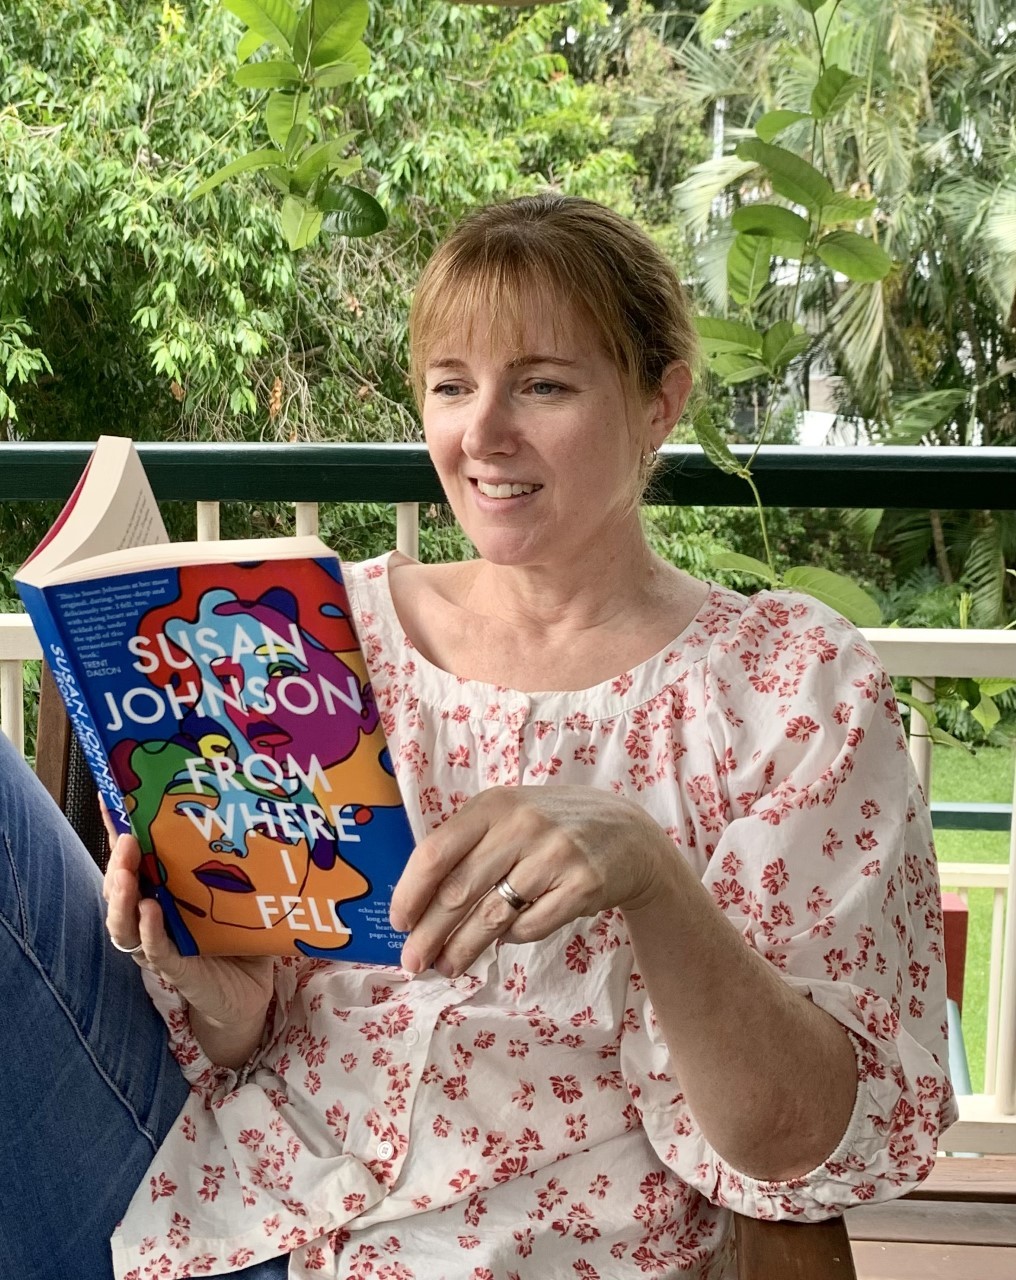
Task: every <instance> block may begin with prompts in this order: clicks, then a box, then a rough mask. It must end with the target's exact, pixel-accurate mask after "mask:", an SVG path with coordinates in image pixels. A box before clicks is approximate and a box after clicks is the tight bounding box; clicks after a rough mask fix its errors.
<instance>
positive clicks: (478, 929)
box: [433, 863, 564, 978]
mask: <svg viewBox="0 0 1016 1280" xmlns="http://www.w3.org/2000/svg"><path fill="white" fill-rule="evenodd" d="M525 874H526V873H525V871H524V869H523V867H522V866H521V864H518V863H516V865H515V866H514V867H512V869H511V884H512V888H513V889H514V888H515V881H516V880H519V881H520V883H524V879H525ZM532 892H534V893H535V892H536V890H535V889H534V890H532ZM520 896H521V895H520ZM544 896H549V895H543V894H541V895H539V897H538V901H540V902H542V901H543V899H544ZM531 910H532V907H531V906H530V905H529V900H528V899H527V905H526V906H525V907H523V908H521V909H519V908H516V907H513V906H512V905H511V903H510V902H508V901H507V900H506V899H505V898H504V897H503V896H502V895H501V894H500V893H498V891H497V886H496V885H495V886H493V887H492V888H491V889H490V890H488V892H487V893H486V894H485V895H484V896H483V897H482V898H481V899H480V901H479V902H478V903H477V904H476V906H475V907H474V908H473V910H472V911H471V912H470V913H469V915H468V916H467V917H466V918H465V920H463V922H462V924H460V925H459V927H458V928H457V929H456V930H455V932H454V933H452V934H451V936H450V937H448V938H446V939H445V942H444V945H443V946H442V948H441V950H440V952H439V953H438V955H437V956H436V957H435V959H434V962H433V967H434V968H435V969H436V970H437V972H438V973H440V974H443V975H444V976H445V977H446V978H456V977H458V975H459V974H460V973H464V972H465V971H466V969H468V968H469V966H470V965H471V964H472V963H473V961H474V960H476V959H477V957H478V956H480V955H482V954H483V952H484V951H486V949H487V948H488V947H489V946H490V944H491V943H492V942H495V941H497V939H498V938H501V939H502V940H508V939H509V938H510V937H511V936H512V934H513V931H514V929H515V928H516V926H517V925H518V923H519V922H520V920H521V919H522V917H523V916H524V915H528V913H529V911H531ZM542 914H543V916H544V917H545V919H546V920H547V921H553V922H554V923H552V924H551V925H550V927H549V928H548V933H549V932H551V931H552V929H554V928H557V927H558V923H564V919H563V918H562V920H561V921H560V922H557V921H556V911H555V909H554V908H553V906H552V907H551V909H550V910H547V909H545V910H544V911H543V913H542ZM538 936H540V937H546V936H547V935H546V934H545V933H540V934H539V935H538Z"/></svg>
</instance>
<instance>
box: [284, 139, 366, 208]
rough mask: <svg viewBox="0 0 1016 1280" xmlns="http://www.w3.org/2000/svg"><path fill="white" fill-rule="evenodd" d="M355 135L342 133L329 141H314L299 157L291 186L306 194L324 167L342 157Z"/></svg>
mask: <svg viewBox="0 0 1016 1280" xmlns="http://www.w3.org/2000/svg"><path fill="white" fill-rule="evenodd" d="M355 136H356V135H355V134H353V133H344V134H343V135H342V137H341V138H333V139H332V140H331V141H330V142H316V143H315V144H314V145H313V146H312V147H309V148H308V149H307V150H306V151H305V152H304V153H303V155H302V156H301V157H300V162H299V164H298V165H297V166H296V169H295V170H294V172H293V177H292V188H293V190H294V191H295V192H297V193H298V194H299V195H306V194H307V192H308V191H309V190H310V189H311V186H312V185H313V183H314V180H315V179H316V178H318V177H320V176H321V174H322V173H324V172H325V170H326V169H330V168H331V167H332V166H333V165H335V164H337V163H338V162H339V161H341V160H342V159H344V157H343V152H344V151H345V150H346V148H347V147H348V146H349V144H350V143H351V142H352V141H353V138H354V137H355Z"/></svg>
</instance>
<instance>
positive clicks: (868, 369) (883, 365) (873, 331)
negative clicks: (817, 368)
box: [829, 281, 893, 405]
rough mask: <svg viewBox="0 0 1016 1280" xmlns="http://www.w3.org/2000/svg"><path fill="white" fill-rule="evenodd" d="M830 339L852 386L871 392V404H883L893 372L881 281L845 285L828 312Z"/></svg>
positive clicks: (890, 384)
mask: <svg viewBox="0 0 1016 1280" xmlns="http://www.w3.org/2000/svg"><path fill="white" fill-rule="evenodd" d="M829 340H830V342H831V343H832V345H833V346H834V347H835V349H836V351H837V353H838V355H839V357H840V359H841V360H842V361H843V365H844V368H845V372H846V373H847V375H848V377H849V378H850V381H851V383H852V384H853V385H854V386H855V387H866V388H869V389H870V395H871V400H872V404H873V405H877V404H878V403H880V402H881V403H884V402H885V400H886V398H887V397H888V394H889V390H890V388H891V386H892V381H893V372H892V364H891V361H890V358H889V352H888V348H887V344H886V308H885V295H884V293H883V289H882V282H881V281H878V282H876V283H875V284H859V283H854V284H850V285H847V287H846V288H845V289H844V291H843V294H842V295H841V297H840V299H839V301H838V302H837V303H836V304H835V305H834V306H833V308H832V310H831V312H830V313H829Z"/></svg>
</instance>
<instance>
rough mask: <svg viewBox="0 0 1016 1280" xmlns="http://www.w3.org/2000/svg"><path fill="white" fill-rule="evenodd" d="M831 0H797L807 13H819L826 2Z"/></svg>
mask: <svg viewBox="0 0 1016 1280" xmlns="http://www.w3.org/2000/svg"><path fill="white" fill-rule="evenodd" d="M828 2H829V0H797V3H798V4H799V5H800V6H801V8H802V9H803V10H804V11H805V12H806V13H818V11H819V9H821V8H822V6H823V5H824V4H828Z"/></svg>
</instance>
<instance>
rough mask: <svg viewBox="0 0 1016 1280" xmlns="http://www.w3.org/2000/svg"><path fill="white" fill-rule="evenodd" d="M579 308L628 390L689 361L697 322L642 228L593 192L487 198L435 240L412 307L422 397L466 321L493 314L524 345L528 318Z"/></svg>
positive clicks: (416, 379) (506, 334)
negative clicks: (436, 351)
mask: <svg viewBox="0 0 1016 1280" xmlns="http://www.w3.org/2000/svg"><path fill="white" fill-rule="evenodd" d="M569 310H570V312H571V314H572V315H574V314H575V313H578V314H580V315H581V316H583V318H585V319H586V320H588V321H589V323H590V324H591V325H592V327H593V329H594V331H595V332H596V333H597V334H598V335H599V337H600V339H601V341H602V343H603V346H604V349H605V351H606V352H607V354H608V355H609V356H610V357H611V359H612V360H613V361H614V364H615V365H616V366H617V369H618V371H619V372H620V374H621V376H622V380H623V381H624V383H625V385H626V387H627V389H628V391H629V392H631V393H634V394H637V395H638V396H640V397H641V398H642V399H649V398H651V397H652V396H653V395H655V394H656V393H657V392H658V391H659V389H660V386H661V383H662V379H663V375H664V373H665V371H666V370H667V368H668V367H669V366H670V365H671V364H672V363H673V362H674V361H675V360H683V361H685V362H686V363H687V364H688V365H689V367H693V366H694V363H695V357H696V354H697V342H696V337H695V331H694V329H693V327H692V323H691V315H690V311H689V307H688V303H687V300H686V298H685V293H684V290H683V288H682V286H681V282H680V280H679V279H678V277H677V273H676V272H675V271H674V268H673V267H672V266H671V264H670V263H669V262H668V261H667V259H666V257H665V256H664V254H663V253H662V252H661V251H660V250H659V249H658V248H657V246H656V245H655V244H654V243H653V241H652V240H651V239H650V238H649V236H648V235H646V233H645V232H644V231H642V230H641V229H640V228H639V227H637V226H636V225H635V224H634V223H633V222H630V221H629V220H628V219H627V218H623V217H621V215H620V214H617V213H614V211H613V210H611V209H607V208H606V207H604V206H603V205H600V204H596V203H594V202H593V201H592V200H583V199H580V198H578V197H576V196H562V195H556V194H553V193H547V194H544V195H538V196H524V197H521V198H519V199H515V200H509V201H506V202H505V203H503V204H495V205H489V206H487V207H486V208H483V209H480V210H479V211H477V212H476V213H473V214H471V215H470V216H468V217H467V218H466V219H465V220H464V221H462V222H460V223H459V225H458V226H457V227H456V228H455V229H454V230H453V231H452V232H451V234H450V235H449V236H448V238H447V239H446V240H445V241H444V242H443V243H442V244H441V245H439V246H438V248H437V249H436V250H435V252H434V254H433V256H432V257H431V259H430V261H429V262H428V264H427V266H426V267H425V269H424V271H423V274H422V275H421V277H420V281H419V284H418V285H417V288H416V294H415V296H414V298H413V305H412V308H411V310H410V316H409V352H410V370H411V373H412V382H413V388H414V391H415V394H416V398H417V402H418V403H421V404H422V400H423V393H424V388H425V376H426V367H427V361H428V358H429V356H430V354H431V352H432V350H433V348H434V346H435V345H436V344H437V343H439V342H441V341H442V340H443V339H444V338H445V337H446V336H447V335H448V334H450V333H456V332H459V331H461V328H462V325H463V320H465V323H466V325H467V326H469V325H471V324H472V323H473V322H474V320H475V317H476V316H477V315H480V314H486V315H487V316H489V317H490V323H491V329H492V330H493V334H492V336H494V337H496V338H498V339H503V340H505V341H507V342H508V343H509V344H516V345H517V344H518V343H519V342H520V341H521V336H522V332H523V330H524V327H525V322H526V320H527V319H529V318H532V317H533V316H534V315H537V316H539V317H541V318H542V317H543V316H544V315H547V314H548V313H549V315H550V317H551V318H552V321H553V322H554V323H559V322H560V323H564V322H567V321H568V320H569V319H570V318H571V316H570V315H569V314H567V313H568V311H569Z"/></svg>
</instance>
